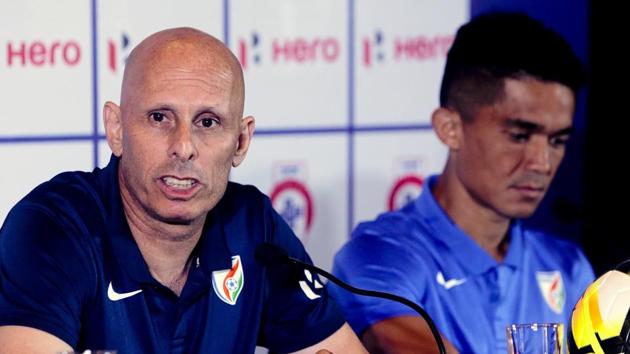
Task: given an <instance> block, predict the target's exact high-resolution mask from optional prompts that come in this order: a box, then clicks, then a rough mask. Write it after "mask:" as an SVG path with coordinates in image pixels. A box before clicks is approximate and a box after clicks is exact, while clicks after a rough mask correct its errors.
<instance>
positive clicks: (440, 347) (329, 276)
mask: <svg viewBox="0 0 630 354" xmlns="http://www.w3.org/2000/svg"><path fill="white" fill-rule="evenodd" d="M286 257H287V259H288V261H289V262H291V263H293V264H295V265H298V266H300V267H303V268H305V269H308V270H309V271H311V272H314V273H317V274H319V275H321V276H323V277H325V278H327V279H329V280H330V281H332V282H333V283H335V284H337V285H339V286H340V287H342V288H344V289H346V290H348V291H350V292H353V293H357V294H359V295H365V296H373V297H379V298H382V299H388V300H392V301H397V302H400V303H402V304H405V305H407V306H409V307H411V308H412V309H414V310H415V311H416V312H418V313H419V314H420V316H422V318H423V319H424V320H425V321H426V322H427V324H428V325H429V329H431V334H433V337H434V338H435V342H436V343H437V346H438V350H439V352H440V354H446V348H445V347H444V342H443V341H442V337H441V336H440V333H439V332H438V330H437V327H435V323H433V320H432V319H431V317H430V316H429V314H428V313H427V312H426V311H425V310H424V309H423V308H422V307H420V306H418V305H417V304H416V303H414V302H412V301H410V300H408V299H406V298H404V297H402V296H398V295H394V294H389V293H385V292H381V291H374V290H365V289H360V288H355V287H354V286H352V285H349V284H346V283H345V282H343V281H342V280H340V279H339V278H337V277H336V276H334V275H332V274H330V273H328V272H327V271H325V270H323V269H321V268H318V267H316V266H314V265H311V264H308V263H304V262H302V261H300V260H299V259H295V258H293V257H289V256H288V255H287V256H286Z"/></svg>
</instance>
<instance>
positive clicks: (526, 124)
mask: <svg viewBox="0 0 630 354" xmlns="http://www.w3.org/2000/svg"><path fill="white" fill-rule="evenodd" d="M503 124H504V125H505V126H506V127H508V128H510V127H516V128H520V129H523V130H526V131H528V132H541V131H543V130H544V126H542V125H540V124H536V123H534V122H530V121H528V120H525V119H522V118H510V119H507V120H505V121H504V123H503ZM572 132H573V125H570V126H568V127H566V128H562V129H560V130H558V131H555V132H552V133H551V135H569V134H571V133H572Z"/></svg>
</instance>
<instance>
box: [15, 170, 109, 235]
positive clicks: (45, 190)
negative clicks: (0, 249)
mask: <svg viewBox="0 0 630 354" xmlns="http://www.w3.org/2000/svg"><path fill="white" fill-rule="evenodd" d="M98 189H99V188H98V182H97V180H96V178H95V176H94V173H90V172H78V171H75V172H63V173H60V174H58V175H56V176H55V177H53V178H52V179H50V180H48V181H46V182H44V183H42V184H40V185H38V186H37V187H35V188H34V189H33V190H32V191H31V192H30V193H28V194H27V195H26V196H25V197H24V198H22V199H21V200H20V201H19V202H18V203H17V204H16V205H15V206H14V207H13V208H12V209H11V211H10V212H9V215H8V216H7V220H12V219H25V220H30V222H33V223H37V222H38V220H40V219H42V218H43V219H47V220H48V221H49V222H50V221H52V222H53V223H56V224H58V225H63V226H65V227H67V226H69V225H79V224H82V225H87V224H92V223H94V222H97V221H98V220H100V216H101V213H102V210H103V209H104V206H103V202H102V196H101V193H100V192H99V190H98Z"/></svg>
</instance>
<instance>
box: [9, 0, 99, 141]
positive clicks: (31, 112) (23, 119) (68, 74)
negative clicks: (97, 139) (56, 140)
mask: <svg viewBox="0 0 630 354" xmlns="http://www.w3.org/2000/svg"><path fill="white" fill-rule="evenodd" d="M89 5H90V2H89V1H77V0H74V1H71V0H60V1H41V0H40V1H37V0H24V1H2V2H0V14H2V16H1V18H2V20H1V21H0V93H1V94H2V99H0V102H1V104H2V113H0V126H1V127H2V129H1V130H0V136H15V135H40V134H89V133H90V132H91V130H92V120H91V119H90V117H91V112H92V110H91V107H92V95H91V88H92V80H91V73H92V71H91V69H92V61H91V55H90V53H91V50H92V47H91V46H92V40H91V35H90V34H91V31H90V28H91V27H90V24H91V20H90V6H89ZM69 19H72V20H71V21H69Z"/></svg>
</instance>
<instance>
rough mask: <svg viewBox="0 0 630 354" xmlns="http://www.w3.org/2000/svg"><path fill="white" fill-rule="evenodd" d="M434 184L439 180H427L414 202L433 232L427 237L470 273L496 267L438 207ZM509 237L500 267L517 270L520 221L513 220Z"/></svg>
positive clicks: (520, 243)
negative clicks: (442, 245)
mask: <svg viewBox="0 0 630 354" xmlns="http://www.w3.org/2000/svg"><path fill="white" fill-rule="evenodd" d="M437 180H438V176H430V177H429V179H428V182H427V184H426V185H425V187H424V188H423V192H422V194H421V196H420V197H419V198H418V199H416V201H415V202H414V208H416V210H417V215H419V216H420V217H421V219H422V222H423V223H425V224H426V225H427V227H429V228H430V229H431V230H432V232H429V233H428V236H429V237H432V238H434V241H435V242H439V243H442V244H444V246H445V247H447V248H449V249H450V250H451V251H450V253H451V254H452V255H453V256H454V257H455V258H456V259H457V261H458V263H460V264H461V266H462V267H463V268H464V269H466V271H467V272H469V273H472V274H482V273H485V272H486V271H488V270H489V269H491V268H494V267H496V266H498V265H499V264H498V263H497V261H496V260H495V259H494V258H492V257H491V256H490V255H489V254H488V253H487V252H486V251H485V250H483V249H482V248H481V247H480V246H479V245H478V244H477V243H476V242H475V241H474V240H473V239H472V238H471V237H470V236H468V235H467V234H466V233H465V232H464V231H463V230H462V229H460V227H459V226H458V225H457V224H455V223H454V222H453V221H452V220H451V218H450V217H449V216H448V215H447V214H446V212H445V211H444V209H442V207H441V206H440V205H439V204H438V202H437V200H436V199H435V197H434V196H433V193H432V190H433V187H434V186H435V183H437ZM508 233H509V237H510V245H509V248H508V252H507V255H506V257H505V259H504V262H503V263H504V264H507V265H510V266H514V267H517V266H518V265H519V264H520V260H521V257H522V252H521V248H522V231H521V224H520V221H518V220H513V221H512V223H511V224H510V228H509V229H508Z"/></svg>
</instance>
